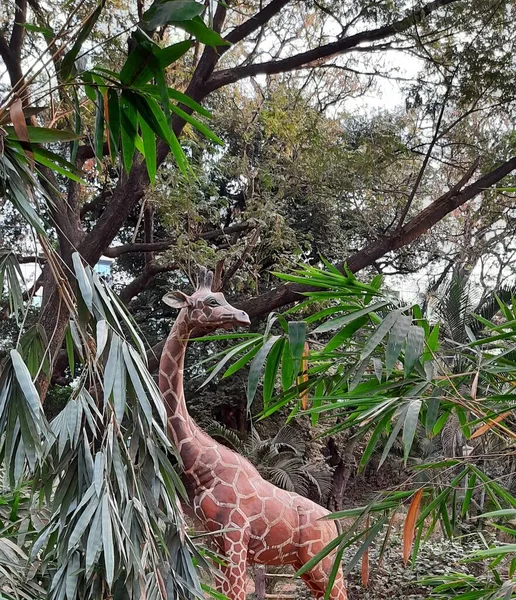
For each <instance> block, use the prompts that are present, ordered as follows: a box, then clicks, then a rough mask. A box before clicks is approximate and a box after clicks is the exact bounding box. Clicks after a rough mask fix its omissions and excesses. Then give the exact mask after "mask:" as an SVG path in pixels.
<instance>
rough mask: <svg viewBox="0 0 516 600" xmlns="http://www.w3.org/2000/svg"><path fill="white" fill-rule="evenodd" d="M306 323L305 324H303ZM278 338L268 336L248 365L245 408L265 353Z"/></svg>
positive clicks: (254, 391) (258, 377) (255, 386)
mask: <svg viewBox="0 0 516 600" xmlns="http://www.w3.org/2000/svg"><path fill="white" fill-rule="evenodd" d="M305 325H306V324H305ZM279 339H280V336H279V335H273V336H272V337H271V338H269V339H268V340H267V341H266V342H265V343H264V344H263V346H262V347H261V348H260V350H259V352H258V354H257V355H256V356H255V357H254V359H253V362H252V363H251V366H250V367H249V375H248V377H247V392H246V396H247V410H249V409H250V408H251V404H252V403H253V400H254V397H255V395H256V390H257V388H258V381H259V379H260V374H261V372H262V368H263V365H264V364H265V360H266V359H267V355H268V354H269V352H270V350H271V349H272V347H273V346H274V344H275V343H276V342H277V341H278V340H279Z"/></svg>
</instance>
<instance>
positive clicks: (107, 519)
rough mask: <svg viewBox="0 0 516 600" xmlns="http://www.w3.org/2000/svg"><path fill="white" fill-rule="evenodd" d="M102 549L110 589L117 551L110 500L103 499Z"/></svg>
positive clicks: (105, 497) (105, 495)
mask: <svg viewBox="0 0 516 600" xmlns="http://www.w3.org/2000/svg"><path fill="white" fill-rule="evenodd" d="M102 548H103V550H104V565H105V567H106V582H107V584H108V587H109V588H111V586H112V585H113V579H114V576H115V550H114V547H113V528H112V525H111V515H110V511H109V498H108V496H107V494H104V496H103V498H102Z"/></svg>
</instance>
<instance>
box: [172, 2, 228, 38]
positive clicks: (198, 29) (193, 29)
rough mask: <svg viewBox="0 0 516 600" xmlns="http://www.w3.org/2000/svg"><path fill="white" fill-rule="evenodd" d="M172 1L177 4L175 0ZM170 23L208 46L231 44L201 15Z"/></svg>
mask: <svg viewBox="0 0 516 600" xmlns="http://www.w3.org/2000/svg"><path fill="white" fill-rule="evenodd" d="M172 2H174V4H175V1H174V0H172ZM169 4H170V2H169ZM169 24H170V25H175V26H176V27H179V28H181V29H184V30H185V31H186V32H187V33H189V34H191V35H193V36H194V37H195V38H196V39H197V40H198V41H199V42H201V44H205V45H206V46H213V47H216V46H231V43H230V42H227V41H226V40H225V39H224V38H222V37H221V36H220V35H219V34H218V33H217V32H216V31H213V29H210V28H209V27H207V26H206V25H205V23H204V21H203V20H202V19H201V18H200V17H194V18H193V19H190V20H186V21H169Z"/></svg>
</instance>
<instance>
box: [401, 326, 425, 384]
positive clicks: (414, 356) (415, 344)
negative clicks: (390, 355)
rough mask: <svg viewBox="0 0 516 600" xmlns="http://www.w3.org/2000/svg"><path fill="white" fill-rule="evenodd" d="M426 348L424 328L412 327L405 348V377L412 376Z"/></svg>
mask: <svg viewBox="0 0 516 600" xmlns="http://www.w3.org/2000/svg"><path fill="white" fill-rule="evenodd" d="M424 346H425V331H424V329H423V328H422V327H418V326H417V325H411V326H410V329H409V332H408V335H407V344H406V347H405V377H408V376H409V375H410V372H411V371H412V369H413V368H414V365H415V364H416V361H417V360H418V358H419V357H420V356H421V353H422V351H423V348H424Z"/></svg>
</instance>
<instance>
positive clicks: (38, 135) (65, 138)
mask: <svg viewBox="0 0 516 600" xmlns="http://www.w3.org/2000/svg"><path fill="white" fill-rule="evenodd" d="M4 129H5V131H6V133H7V135H6V139H8V140H9V139H12V140H18V141H26V142H30V143H32V144H49V143H53V144H55V143H56V142H73V141H74V140H77V139H79V138H80V137H81V136H80V135H78V134H77V133H74V132H73V131H66V130H64V129H49V128H48V127H32V126H30V125H29V126H27V128H26V129H27V131H26V134H25V135H26V137H27V139H26V140H24V139H23V138H20V137H19V135H18V134H17V133H16V130H15V128H14V127H12V126H9V125H8V126H5V127H4Z"/></svg>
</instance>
